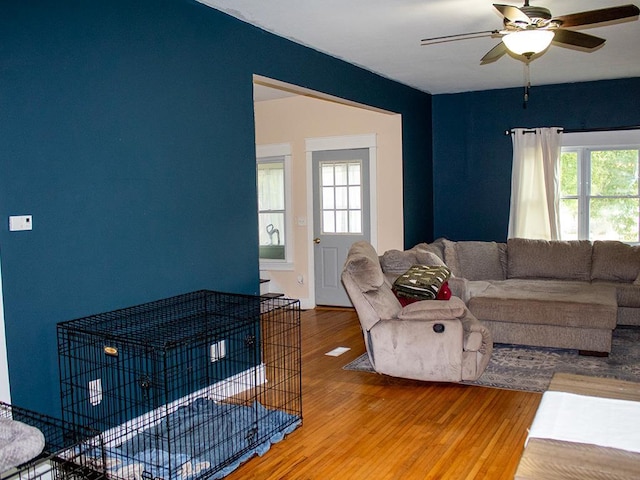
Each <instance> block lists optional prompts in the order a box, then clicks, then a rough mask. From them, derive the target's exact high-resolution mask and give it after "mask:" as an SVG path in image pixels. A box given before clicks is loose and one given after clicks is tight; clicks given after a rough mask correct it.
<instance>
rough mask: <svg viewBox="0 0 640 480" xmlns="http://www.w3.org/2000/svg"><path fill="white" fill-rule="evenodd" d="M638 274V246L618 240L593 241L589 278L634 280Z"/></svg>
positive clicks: (639, 262)
mask: <svg viewBox="0 0 640 480" xmlns="http://www.w3.org/2000/svg"><path fill="white" fill-rule="evenodd" d="M638 274H640V246H631V245H627V244H626V243H622V242H618V241H602V240H596V241H595V242H593V253H592V265H591V279H592V280H612V281H614V282H615V281H617V282H634V281H635V280H636V279H637V278H638Z"/></svg>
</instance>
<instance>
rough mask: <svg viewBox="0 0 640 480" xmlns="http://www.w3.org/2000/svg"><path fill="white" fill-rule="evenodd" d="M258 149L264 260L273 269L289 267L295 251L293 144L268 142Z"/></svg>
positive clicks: (261, 238)
mask: <svg viewBox="0 0 640 480" xmlns="http://www.w3.org/2000/svg"><path fill="white" fill-rule="evenodd" d="M256 151H257V157H258V158H257V182H258V239H259V244H260V245H259V247H260V262H261V264H263V263H269V266H268V267H267V268H269V269H277V268H278V266H279V267H287V265H288V264H289V263H290V254H291V252H290V250H291V249H290V248H289V247H290V244H291V242H290V237H291V235H290V231H291V228H290V224H289V211H290V207H289V202H290V196H291V194H290V188H289V185H290V181H289V177H290V166H289V164H290V160H291V154H290V147H289V146H288V145H265V146H259V147H257V149H256ZM274 267H275V268H274Z"/></svg>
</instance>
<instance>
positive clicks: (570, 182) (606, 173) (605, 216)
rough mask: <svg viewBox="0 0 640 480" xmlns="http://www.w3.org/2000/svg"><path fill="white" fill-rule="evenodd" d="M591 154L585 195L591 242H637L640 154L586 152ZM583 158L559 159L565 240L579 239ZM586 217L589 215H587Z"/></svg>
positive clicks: (572, 153)
mask: <svg viewBox="0 0 640 480" xmlns="http://www.w3.org/2000/svg"><path fill="white" fill-rule="evenodd" d="M584 153H585V154H590V156H589V158H588V160H589V162H586V161H583V164H582V165H583V168H589V172H588V174H587V175H585V176H584V178H586V179H587V181H586V183H585V185H583V186H582V188H583V189H584V192H583V195H584V197H585V198H586V202H585V203H583V205H584V208H588V238H589V239H591V240H604V239H608V240H620V241H623V242H638V240H639V220H638V218H639V216H640V198H639V193H638V192H639V191H638V150H632V149H629V150H594V151H588V150H585V152H584ZM579 166H580V155H579V152H578V151H566V152H563V153H562V156H561V159H560V197H561V201H560V210H561V231H562V236H563V239H575V238H579V228H578V223H579V221H580V220H579V219H580V218H581V217H580V215H579V214H580V212H579V208H580V201H579V198H580V191H579V184H580V175H579ZM585 217H586V215H585Z"/></svg>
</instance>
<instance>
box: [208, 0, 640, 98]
mask: <svg viewBox="0 0 640 480" xmlns="http://www.w3.org/2000/svg"><path fill="white" fill-rule="evenodd" d="M199 1H200V2H202V3H204V4H206V5H209V6H211V7H213V8H215V9H218V10H221V11H223V12H226V13H228V14H229V15H232V16H234V17H236V18H238V19H240V20H242V21H245V22H247V23H250V24H252V25H255V26H257V27H260V28H262V29H264V30H267V31H270V32H273V33H275V34H277V35H280V36H282V37H285V38H288V39H291V40H293V41H295V42H297V43H301V44H303V45H307V46H309V47H312V48H314V49H316V50H319V51H321V52H324V53H327V54H329V55H332V56H334V57H337V58H341V59H343V60H346V61H348V62H350V63H353V64H356V65H359V66H361V67H364V68H366V69H368V70H371V71H373V72H376V73H378V74H380V75H382V76H385V77H388V78H391V79H393V80H396V81H398V82H401V83H404V84H406V85H410V86H412V87H415V88H417V89H419V90H423V91H425V92H429V93H432V94H441V93H455V92H466V91H475V90H490V89H495V88H509V87H517V86H522V85H523V84H524V78H525V73H524V70H525V68H524V63H523V62H521V61H519V60H517V59H515V58H512V57H510V56H508V55H505V56H503V57H502V58H501V59H500V60H498V61H497V62H494V63H491V64H488V65H480V59H481V58H482V56H483V55H484V54H485V53H487V52H488V51H489V50H490V49H491V48H492V47H493V46H494V45H496V44H497V43H498V42H499V41H500V40H499V39H493V38H490V37H489V38H475V39H469V40H460V41H456V42H448V43H442V44H437V45H429V46H421V45H420V40H421V39H423V38H426V37H436V36H442V35H453V34H458V33H467V32H475V31H483V30H493V29H499V28H501V27H502V17H501V16H500V15H499V13H498V12H497V10H496V9H495V8H493V6H492V4H493V3H494V1H493V0H275V1H265V0H199ZM497 1H499V2H500V3H503V4H509V5H515V6H522V4H523V3H522V2H521V1H515V2H510V1H507V0H497ZM634 1H635V3H636V4H638V2H637V0H621V1H611V0H531V4H532V5H535V6H544V7H547V8H549V9H550V10H551V13H552V14H553V15H554V16H559V15H565V14H569V13H576V12H581V11H585V10H596V9H600V8H606V7H613V6H619V5H625V4H628V3H633V2H634ZM576 30H577V28H576ZM580 30H581V31H583V32H584V33H589V34H592V35H596V36H599V37H602V38H605V39H606V40H607V41H606V43H605V44H604V45H603V46H602V47H600V48H599V49H596V50H595V51H591V52H584V51H580V50H573V49H569V48H563V47H559V46H557V45H552V46H551V47H550V48H549V49H548V50H547V51H546V52H545V53H543V54H542V55H540V56H539V58H536V59H535V60H534V61H533V62H532V63H531V67H530V75H531V84H532V85H534V86H535V85H544V84H553V83H571V82H584V81H591V80H603V79H611V78H626V77H640V48H638V46H640V22H639V21H637V19H636V20H635V21H624V22H617V23H611V24H598V25H597V26H596V27H595V28H588V29H587V28H584V27H581V28H580Z"/></svg>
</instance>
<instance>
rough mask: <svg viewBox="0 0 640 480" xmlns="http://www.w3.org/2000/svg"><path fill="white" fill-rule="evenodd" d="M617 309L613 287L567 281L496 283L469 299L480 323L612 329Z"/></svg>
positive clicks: (471, 308)
mask: <svg viewBox="0 0 640 480" xmlns="http://www.w3.org/2000/svg"><path fill="white" fill-rule="evenodd" d="M617 308H618V305H617V303H616V292H615V289H614V288H613V287H611V286H609V285H596V284H591V283H589V282H573V281H564V280H530V279H511V280H504V281H495V282H491V283H490V284H489V285H487V286H486V287H485V288H484V289H482V291H479V292H477V293H476V295H475V296H473V297H472V298H471V299H470V300H469V310H471V313H473V314H474V315H475V316H476V317H477V318H478V319H480V320H492V321H499V322H510V323H525V324H531V325H558V326H563V327H578V328H604V329H610V330H613V329H614V328H615V326H616V314H617Z"/></svg>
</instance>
